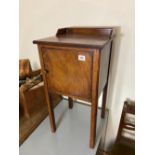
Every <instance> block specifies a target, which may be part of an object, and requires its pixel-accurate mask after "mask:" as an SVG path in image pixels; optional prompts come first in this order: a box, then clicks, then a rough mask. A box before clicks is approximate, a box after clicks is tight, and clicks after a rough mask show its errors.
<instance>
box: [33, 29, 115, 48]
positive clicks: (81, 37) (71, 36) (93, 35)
mask: <svg viewBox="0 0 155 155" xmlns="http://www.w3.org/2000/svg"><path fill="white" fill-rule="evenodd" d="M114 36H115V28H114V27H113V28H112V27H101V28H94V27H93V28H91V27H89V28H88V27H70V28H61V29H58V31H57V33H56V36H52V37H47V38H44V39H39V40H34V41H33V43H34V44H40V45H43V44H48V45H58V46H74V47H88V48H102V47H103V46H104V45H105V44H106V43H107V42H108V41H110V40H112V39H113V37H114Z"/></svg>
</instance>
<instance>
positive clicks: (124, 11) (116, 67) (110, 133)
mask: <svg viewBox="0 0 155 155" xmlns="http://www.w3.org/2000/svg"><path fill="white" fill-rule="evenodd" d="M108 25H117V26H120V27H121V32H120V35H118V38H117V40H116V42H117V43H118V46H115V47H114V52H113V55H112V65H111V70H110V86H109V90H108V92H109V97H108V101H107V102H108V104H107V107H108V108H109V109H110V113H109V121H108V128H107V129H108V130H107V134H106V135H107V136H106V145H105V148H106V149H108V148H110V146H111V144H113V142H114V140H115V137H116V134H117V128H118V124H119V119H120V114H121V110H122V106H123V101H124V100H125V99H126V98H131V99H134V0H117V1H116V0H22V1H20V48H19V50H20V52H19V57H20V58H29V59H30V60H31V64H32V68H33V69H37V68H39V67H40V64H39V57H38V52H37V47H36V45H33V44H32V41H33V40H34V39H39V38H43V37H47V36H52V35H55V33H56V30H57V29H58V28H60V27H66V26H108Z"/></svg>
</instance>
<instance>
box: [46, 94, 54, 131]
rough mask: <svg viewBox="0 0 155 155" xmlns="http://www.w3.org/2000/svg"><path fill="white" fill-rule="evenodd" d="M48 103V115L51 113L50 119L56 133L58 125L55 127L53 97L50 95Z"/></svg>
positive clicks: (47, 98)
mask: <svg viewBox="0 0 155 155" xmlns="http://www.w3.org/2000/svg"><path fill="white" fill-rule="evenodd" d="M46 101H47V106H48V113H49V119H50V125H51V131H52V132H55V131H56V125H55V117H54V111H53V107H54V106H53V99H52V95H51V94H48V95H46Z"/></svg>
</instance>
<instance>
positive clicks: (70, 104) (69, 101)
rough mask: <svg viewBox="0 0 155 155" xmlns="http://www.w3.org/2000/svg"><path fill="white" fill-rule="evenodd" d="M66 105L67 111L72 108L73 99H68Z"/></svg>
mask: <svg viewBox="0 0 155 155" xmlns="http://www.w3.org/2000/svg"><path fill="white" fill-rule="evenodd" d="M68 103H69V109H72V108H73V99H72V98H71V97H68Z"/></svg>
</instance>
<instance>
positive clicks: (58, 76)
mask: <svg viewBox="0 0 155 155" xmlns="http://www.w3.org/2000/svg"><path fill="white" fill-rule="evenodd" d="M79 56H82V57H83V56H84V57H85V61H84V60H83V61H80V60H79ZM43 60H44V68H45V70H46V71H47V72H48V73H47V74H46V79H47V84H48V89H49V90H50V91H54V92H57V93H61V94H64V95H67V96H70V95H72V96H76V97H80V98H83V99H90V98H91V80H92V52H88V51H83V49H82V50H80V49H76V50H75V49H66V48H65V49H57V48H45V49H44V50H43Z"/></svg>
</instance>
